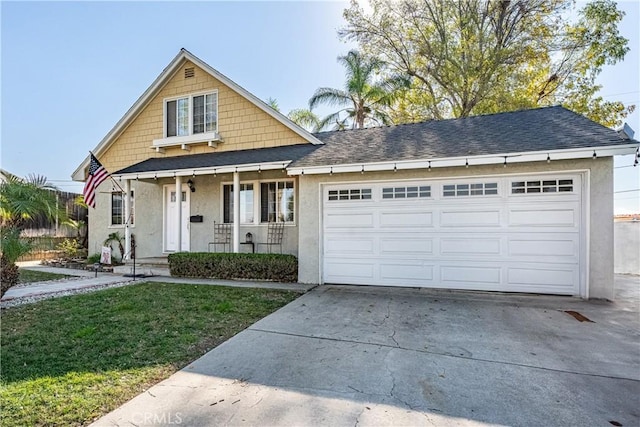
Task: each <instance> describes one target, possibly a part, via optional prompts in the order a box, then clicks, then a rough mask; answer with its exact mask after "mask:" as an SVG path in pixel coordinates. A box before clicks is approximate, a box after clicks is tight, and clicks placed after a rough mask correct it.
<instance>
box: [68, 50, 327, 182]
mask: <svg viewBox="0 0 640 427" xmlns="http://www.w3.org/2000/svg"><path fill="white" fill-rule="evenodd" d="M186 61H191V62H193V63H194V64H196V65H198V66H199V67H200V68H202V69H203V70H205V71H206V72H208V73H209V74H211V75H212V76H213V77H214V78H216V79H217V80H219V81H221V82H222V83H224V84H225V85H226V86H228V87H230V88H231V89H232V90H234V91H236V92H238V93H239V94H240V95H242V96H244V97H245V98H246V99H247V100H248V101H250V102H251V103H252V104H254V105H255V106H256V107H258V108H260V109H261V110H262V111H264V112H266V113H267V114H269V115H270V116H271V117H273V118H274V119H276V120H278V121H279V122H280V123H282V124H283V125H284V126H286V127H287V128H289V129H291V130H292V131H294V132H295V133H296V134H298V135H299V136H301V137H302V138H303V139H305V140H306V141H307V142H309V143H311V144H314V145H322V144H323V142H322V141H320V140H319V139H317V138H316V137H315V136H313V135H312V134H311V133H309V132H307V131H306V130H304V129H302V128H301V127H300V126H298V125H296V124H295V123H293V122H292V121H291V120H289V119H288V118H287V117H286V116H284V115H283V114H281V113H279V112H277V111H276V110H274V109H273V108H271V107H269V106H268V105H267V104H265V103H264V102H262V101H261V100H260V99H258V98H257V97H256V96H255V95H253V94H251V93H250V92H248V91H247V90H246V89H244V88H242V87H241V86H239V85H238V84H236V83H235V82H234V81H232V80H231V79H229V78H228V77H226V76H225V75H223V74H221V73H220V72H218V71H216V70H215V69H214V68H213V67H211V66H210V65H209V64H207V63H206V62H204V61H202V60H201V59H200V58H198V57H196V56H195V55H193V54H192V53H191V52H189V51H188V50H186V49H184V48H183V49H180V52H178V54H177V55H176V56H175V57H174V58H173V60H172V61H171V62H170V63H169V65H167V67H166V68H165V69H164V70H162V72H161V73H160V75H158V77H156V79H155V80H154V81H153V83H151V85H150V86H149V87H148V88H147V90H145V91H144V92H143V94H142V95H140V97H139V98H138V99H137V100H136V101H135V102H134V103H133V105H132V106H131V107H130V108H129V109H128V110H127V112H126V113H125V114H124V116H122V118H121V119H120V120H118V122H117V123H116V124H115V126H114V127H113V128H112V129H111V130H110V131H109V133H107V134H106V135H105V137H104V138H102V140H101V141H100V142H99V143H98V145H97V146H96V147H95V148H94V150H93V154H95V155H96V156H97V157H100V155H102V153H103V152H104V151H105V150H106V149H107V148H109V146H111V144H112V143H113V142H114V141H115V139H116V138H117V137H118V136H119V135H120V134H121V133H122V132H123V131H124V130H125V129H126V128H127V126H129V124H131V122H132V121H133V120H135V118H136V117H137V116H138V115H139V114H140V113H141V112H142V110H143V109H144V107H145V106H146V104H147V103H148V102H149V101H150V100H151V99H152V98H153V97H154V96H155V95H156V94H157V93H158V92H159V90H160V89H161V88H162V87H163V86H164V84H166V82H167V81H168V80H169V79H171V78H172V77H173V75H174V74H175V73H176V71H177V70H178V69H179V68H180V67H181V66H182V64H183V63H184V62H186ZM88 166H89V157H88V156H87V157H86V158H85V159H84V160H83V161H82V163H81V164H80V165H79V166H78V167H77V168H76V170H75V171H74V172H73V174H72V175H71V177H72V179H73V180H74V181H84V180H85V175H86V173H85V170H86V168H87V167H88Z"/></svg>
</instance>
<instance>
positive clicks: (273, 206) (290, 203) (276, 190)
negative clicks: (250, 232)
mask: <svg viewBox="0 0 640 427" xmlns="http://www.w3.org/2000/svg"><path fill="white" fill-rule="evenodd" d="M294 190H295V189H294V185H293V181H274V182H261V183H260V222H294V219H295V215H294V211H295V191H294Z"/></svg>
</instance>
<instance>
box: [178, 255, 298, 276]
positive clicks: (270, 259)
mask: <svg viewBox="0 0 640 427" xmlns="http://www.w3.org/2000/svg"><path fill="white" fill-rule="evenodd" d="M169 269H170V271H171V275H172V276H176V277H196V278H202V279H246V280H272V281H275V282H297V281H298V258H296V257H295V256H293V255H282V254H245V253H242V254H234V253H209V252H178V253H175V254H170V255H169Z"/></svg>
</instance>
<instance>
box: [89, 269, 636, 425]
mask: <svg viewBox="0 0 640 427" xmlns="http://www.w3.org/2000/svg"><path fill="white" fill-rule="evenodd" d="M616 280H617V281H618V284H619V285H620V286H621V287H622V288H624V289H623V291H624V292H623V294H624V295H625V298H626V299H625V300H624V301H622V302H620V303H607V302H598V301H596V302H584V301H580V300H576V299H574V298H568V297H540V296H516V295H501V294H490V293H473V292H448V291H433V290H417V289H402V288H372V287H339V286H327V287H320V288H316V289H314V290H313V291H311V292H309V293H307V294H305V295H304V296H302V297H301V298H299V299H298V300H296V301H294V302H293V303H291V304H289V305H287V306H286V307H284V308H282V309H281V310H279V311H277V312H276V313H274V314H272V315H271V316H268V317H266V318H264V319H263V320H261V321H259V322H257V323H256V324H254V325H253V326H251V327H250V328H249V329H247V330H245V331H243V332H242V333H240V334H238V335H237V336H235V337H234V338H232V339H230V340H229V341H227V342H226V343H224V344H222V345H221V346H219V347H217V348H216V349H214V350H212V351H211V352H209V353H207V354H206V355H205V356H203V357H202V358H200V359H199V360H197V361H195V362H194V363H192V364H191V365H189V366H187V367H186V368H185V369H183V370H182V371H180V372H178V373H176V374H174V375H173V376H171V377H170V378H168V379H167V380H165V381H163V382H161V383H159V384H158V385H156V386H154V387H152V388H151V389H149V390H148V391H147V392H146V393H143V394H142V395H140V396H138V397H136V398H135V399H133V400H131V401H130V402H128V403H127V404H125V405H123V406H122V407H121V408H119V409H117V410H116V411H114V412H112V413H110V414H108V415H107V416H105V417H104V418H102V419H100V420H99V421H98V422H97V423H96V424H95V425H100V426H102V425H122V426H130V425H136V426H141V425H163V424H164V425H167V424H173V425H189V426H213V425H216V426H217V425H257V426H270V425H295V426H307V425H309V426H317V425H326V426H343V425H349V426H363V425H370V426H379V425H398V426H399V425H443V426H444V425H446V426H450V425H465V426H470V425H487V424H498V425H514V426H517V425H530V426H534V425H535V426H539V425H562V426H573V425H599V426H607V425H609V426H610V425H623V426H638V425H640V319H639V317H638V316H639V309H638V303H639V301H640V299H639V298H638V289H639V285H640V283H639V281H638V278H637V277H624V276H618V277H617V278H616ZM565 310H571V311H575V312H578V313H580V314H582V315H583V316H585V317H587V318H588V319H590V320H591V321H592V322H587V321H584V322H580V321H578V320H576V318H575V317H573V316H571V315H569V314H567V313H565ZM617 423H619V424H617Z"/></svg>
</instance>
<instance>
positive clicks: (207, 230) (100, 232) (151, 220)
mask: <svg viewBox="0 0 640 427" xmlns="http://www.w3.org/2000/svg"><path fill="white" fill-rule="evenodd" d="M189 178H190V177H185V178H183V183H185V182H186V181H187V179H189ZM192 179H193V180H194V182H195V188H196V191H195V192H193V193H190V200H189V203H190V215H202V216H203V222H202V223H190V224H189V238H190V244H191V252H206V251H207V250H208V243H209V242H210V241H212V240H213V223H214V221H215V222H222V184H223V183H224V184H232V183H233V177H232V174H221V175H217V176H216V177H214V176H213V175H201V176H197V177H195V178H192ZM277 179H294V178H291V177H288V176H287V175H286V174H284V173H282V172H281V171H268V172H267V171H265V172H262V173H257V172H253V173H250V172H247V173H242V174H241V175H240V180H241V182H248V181H251V182H254V189H256V186H259V181H272V180H277ZM294 181H297V179H294ZM120 184H121V185H122V187H124V181H123V182H122V183H120ZM165 185H171V186H172V187H173V186H175V181H174V180H173V179H172V178H164V179H158V180H157V181H155V180H140V181H136V180H132V181H131V188H132V189H133V190H134V193H135V199H136V200H135V225H134V226H133V227H132V228H131V232H132V233H133V234H134V235H135V237H136V244H137V250H136V256H137V257H138V258H146V257H157V256H162V255H163V247H162V245H163V240H162V238H163V203H164V202H163V191H164V186H165ZM111 189H112V184H111V182H110V181H106V182H105V183H103V184H102V185H101V186H100V189H99V193H98V195H97V198H96V209H91V208H89V224H90V231H89V253H90V254H93V253H99V252H100V248H101V246H102V242H103V241H104V240H105V239H106V237H107V235H108V234H109V233H112V232H115V231H118V232H120V234H121V235H122V236H124V227H122V226H118V227H110V226H109V221H110V213H111V210H110V209H111V207H110V194H109V192H110V191H111ZM295 190H296V194H295V199H296V203H295V205H296V210H295V218H297V219H298V220H299V218H300V214H299V212H300V209H299V207H298V206H299V204H298V203H297V200H298V197H299V192H298V189H297V183H296V184H295ZM257 220H258V221H259V217H258V218H257ZM297 224H298V222H297V221H296V223H295V224H292V225H286V226H285V232H284V239H283V245H282V252H283V253H289V254H293V255H297V254H298V225H297ZM247 232H251V233H252V234H253V241H254V242H266V238H267V225H266V224H257V225H241V226H240V241H241V242H244V241H245V235H246V233H247ZM114 249H115V245H114ZM217 249H218V250H219V251H221V250H222V246H218V247H217ZM240 249H241V251H242V252H247V251H250V248H249V246H247V245H241V248H240ZM257 249H258V248H257V247H256V251H257ZM212 250H213V247H212ZM272 250H275V251H276V252H277V251H278V250H279V248H277V247H276V248H272ZM260 251H261V252H264V251H266V248H265V247H261V248H260Z"/></svg>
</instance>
